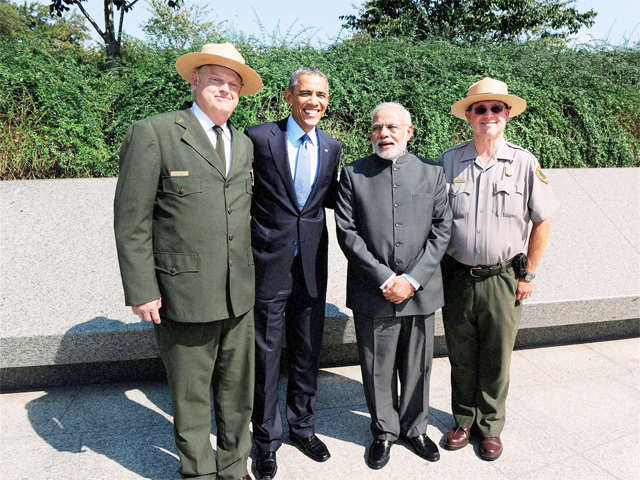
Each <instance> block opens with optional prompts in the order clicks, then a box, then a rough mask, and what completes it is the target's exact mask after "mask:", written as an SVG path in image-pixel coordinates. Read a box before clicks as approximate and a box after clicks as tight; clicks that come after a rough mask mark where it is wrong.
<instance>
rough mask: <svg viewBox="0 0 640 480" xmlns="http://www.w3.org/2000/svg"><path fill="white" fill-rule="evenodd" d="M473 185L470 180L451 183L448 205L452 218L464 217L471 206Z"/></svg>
mask: <svg viewBox="0 0 640 480" xmlns="http://www.w3.org/2000/svg"><path fill="white" fill-rule="evenodd" d="M472 193H473V185H472V184H471V183H470V182H465V183H453V184H451V187H450V188H449V205H450V206H451V210H452V212H453V218H465V217H466V216H468V215H469V209H470V208H471V194H472Z"/></svg>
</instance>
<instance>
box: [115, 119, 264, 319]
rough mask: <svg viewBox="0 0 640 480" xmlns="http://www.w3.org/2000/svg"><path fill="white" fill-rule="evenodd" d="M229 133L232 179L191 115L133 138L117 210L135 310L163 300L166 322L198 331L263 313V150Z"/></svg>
mask: <svg viewBox="0 0 640 480" xmlns="http://www.w3.org/2000/svg"><path fill="white" fill-rule="evenodd" d="M229 127H230V130H231V135H232V161H231V170H230V172H229V176H228V178H226V177H225V160H224V159H223V158H218V155H217V154H216V152H215V150H214V149H213V147H212V145H211V142H210V141H209V138H208V137H207V135H206V133H205V132H204V129H203V128H202V126H201V125H200V123H199V122H198V120H197V119H196V117H195V115H194V114H193V113H192V112H191V110H180V111H177V112H169V113H163V114H159V115H155V116H153V117H149V118H146V119H144V120H141V121H139V122H136V123H135V124H133V125H132V126H131V127H130V128H129V131H128V133H127V136H126V138H125V140H124V143H123V145H122V149H121V152H120V178H119V179H118V185H117V187H116V194H115V201H114V229H115V235H116V246H117V248H118V261H119V263H120V273H121V275H122V283H123V286H124V294H125V302H126V304H127V305H139V304H142V303H146V302H149V301H151V300H153V299H156V298H158V297H162V309H161V310H160V316H161V318H163V319H169V320H173V321H176V322H188V323H200V322H210V321H214V320H220V319H224V318H229V317H233V316H238V315H241V314H243V313H246V312H247V311H249V310H250V309H251V308H252V307H253V302H254V265H253V256H252V253H251V245H250V242H251V240H250V238H251V235H250V229H249V220H250V207H251V195H252V181H251V173H250V172H251V164H252V162H253V146H252V144H251V141H250V140H249V139H248V138H247V137H246V136H245V135H244V134H243V133H241V132H239V131H238V130H236V129H235V128H234V127H233V126H231V125H230V124H229ZM227 289H228V290H227ZM227 293H228V295H227Z"/></svg>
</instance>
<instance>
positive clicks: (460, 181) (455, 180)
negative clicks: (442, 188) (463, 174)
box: [453, 177, 464, 183]
mask: <svg viewBox="0 0 640 480" xmlns="http://www.w3.org/2000/svg"><path fill="white" fill-rule="evenodd" d="M453 183H464V179H463V178H459V177H458V178H454V179H453Z"/></svg>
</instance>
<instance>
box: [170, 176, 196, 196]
mask: <svg viewBox="0 0 640 480" xmlns="http://www.w3.org/2000/svg"><path fill="white" fill-rule="evenodd" d="M162 193H166V194H168V195H174V196H176V197H188V196H189V195H193V194H196V193H202V185H201V182H200V179H199V178H197V177H164V178H163V179H162Z"/></svg>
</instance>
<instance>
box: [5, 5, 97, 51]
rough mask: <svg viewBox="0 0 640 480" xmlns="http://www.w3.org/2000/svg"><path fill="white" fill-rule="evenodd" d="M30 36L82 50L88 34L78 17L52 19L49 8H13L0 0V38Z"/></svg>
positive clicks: (33, 6)
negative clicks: (28, 34) (27, 34)
mask: <svg viewBox="0 0 640 480" xmlns="http://www.w3.org/2000/svg"><path fill="white" fill-rule="evenodd" d="M25 33H32V34H34V35H35V36H36V37H37V38H40V39H45V40H46V41H47V42H49V43H50V44H51V45H53V46H55V47H58V48H63V49H64V48H69V47H77V46H81V45H82V42H84V41H85V40H88V39H89V38H90V37H89V31H88V29H87V27H86V25H85V23H84V18H82V17H81V16H80V15H77V14H71V15H64V16H61V17H59V18H51V16H50V15H49V8H48V7H47V6H46V5H41V4H38V3H27V2H25V3H24V4H22V5H16V4H13V3H11V2H9V1H8V0H0V38H8V37H12V36H14V35H20V34H25Z"/></svg>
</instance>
